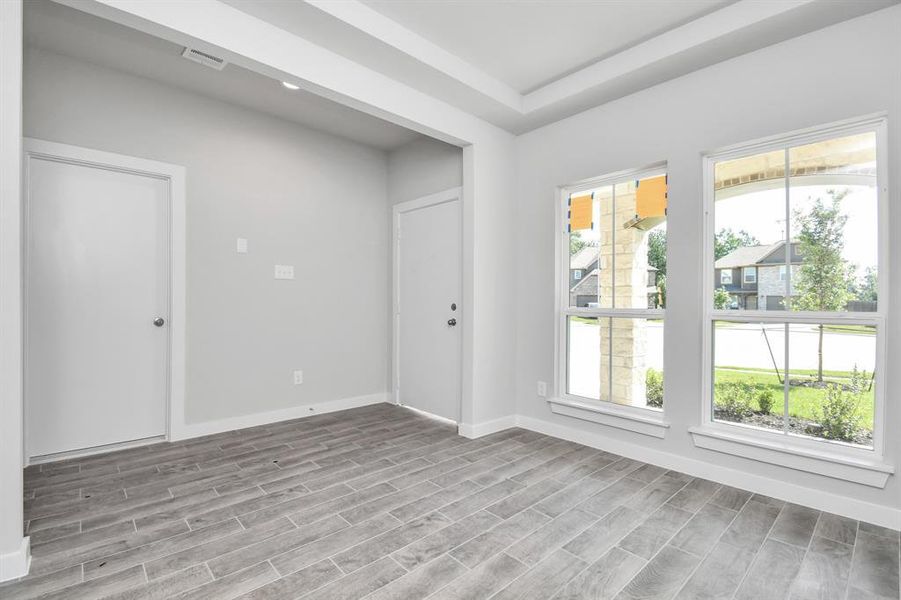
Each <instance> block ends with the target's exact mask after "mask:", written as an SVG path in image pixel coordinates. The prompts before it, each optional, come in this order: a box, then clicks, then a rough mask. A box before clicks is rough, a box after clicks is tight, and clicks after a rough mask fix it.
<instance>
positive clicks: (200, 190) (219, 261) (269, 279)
mask: <svg viewBox="0 0 901 600" xmlns="http://www.w3.org/2000/svg"><path fill="white" fill-rule="evenodd" d="M25 135H27V136H30V137H36V138H40V139H45V140H51V141H56V142H63V143H67V144H74V145H80V146H86V147H89V148H96V149H100V150H106V151H110V152H118V153H122V154H127V155H132V156H139V157H144V158H150V159H155V160H160V161H165V162H170V163H176V164H179V165H183V166H185V167H186V168H187V181H188V184H187V185H188V189H187V274H188V276H187V279H188V281H187V305H188V323H187V374H188V376H187V390H186V419H187V422H188V423H197V422H204V421H212V420H216V419H222V418H226V417H232V416H239V415H245V414H252V413H260V412H265V411H270V410H278V409H283V408H289V407H292V406H297V405H303V404H308V403H314V402H325V401H329V400H336V399H343V398H350V397H355V396H361V395H367V394H374V393H383V392H385V391H386V386H387V377H386V373H387V362H386V361H387V355H386V348H387V345H388V331H389V330H388V326H387V322H386V319H385V315H386V313H387V311H388V305H387V303H388V298H389V295H388V294H389V283H388V280H386V278H385V276H384V274H385V272H386V268H387V267H386V263H387V260H388V256H389V235H390V234H389V230H388V229H387V228H386V227H383V226H379V225H378V224H381V223H387V222H388V221H389V214H390V206H389V204H388V200H387V189H388V161H387V156H386V153H384V152H382V151H380V150H376V149H372V148H368V147H365V146H361V145H359V144H356V143H353V142H350V141H347V140H343V139H340V138H336V137H334V136H330V135H326V134H322V133H318V132H314V131H311V130H309V129H306V128H304V127H301V126H299V125H295V124H292V123H289V122H286V121H281V120H278V119H275V118H272V117H268V116H264V115H262V114H259V113H255V112H250V111H248V110H245V109H242V108H238V107H235V106H232V105H228V104H224V103H221V102H218V101H215V100H211V99H208V98H205V97H202V96H198V95H194V94H191V93H187V92H184V91H180V90H177V89H174V88H169V87H165V86H163V85H160V84H158V83H155V82H152V81H149V80H146V79H141V78H136V77H133V76H130V75H128V74H124V73H120V72H116V71H111V70H108V69H104V68H99V67H96V66H93V65H89V64H87V63H83V62H78V61H75V60H72V59H70V58H67V57H63V56H60V55H56V54H50V53H45V52H42V51H37V50H34V51H28V52H27V57H26V63H25ZM237 237H246V238H248V239H249V241H250V253H249V254H247V255H239V254H236V253H235V238H237ZM276 263H278V264H290V265H294V269H295V277H296V279H295V280H294V281H275V280H274V279H273V275H272V269H273V265H274V264H276ZM298 368H300V369H303V370H304V383H303V385H300V386H294V385H293V382H292V370H293V369H298Z"/></svg>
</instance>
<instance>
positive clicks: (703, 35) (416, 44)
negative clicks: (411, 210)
mask: <svg viewBox="0 0 901 600" xmlns="http://www.w3.org/2000/svg"><path fill="white" fill-rule="evenodd" d="M304 1H305V2H307V3H308V4H309V5H311V6H313V7H315V8H317V9H318V10H320V11H322V12H325V13H327V14H329V15H331V16H332V17H333V18H335V19H338V20H340V21H342V22H344V23H346V24H348V25H350V26H351V27H354V28H355V29H357V30H359V31H360V32H362V33H364V34H366V35H368V36H370V37H372V38H374V39H377V40H379V41H381V42H382V43H384V44H387V45H389V46H391V47H393V48H395V49H396V50H398V51H400V52H403V53H404V54H406V55H408V56H409V57H411V58H413V59H415V60H417V61H418V62H420V63H422V64H424V65H426V66H428V67H431V68H433V69H435V70H437V71H440V72H442V73H444V74H445V75H448V76H449V77H451V78H453V79H455V80H457V81H458V82H460V83H461V84H463V85H465V86H467V87H469V88H471V89H473V90H475V91H477V92H479V93H481V94H483V95H485V96H487V97H489V98H491V99H492V100H494V101H496V102H498V103H499V104H502V105H503V106H505V107H507V108H508V109H510V110H512V111H514V112H516V113H517V114H519V115H521V116H526V115H529V114H530V113H533V112H535V111H538V110H542V109H546V108H548V107H552V106H553V105H555V104H557V103H559V102H563V101H565V100H568V99H570V98H572V97H574V96H577V95H579V94H581V93H583V92H586V91H588V90H590V89H592V88H596V87H598V86H600V85H603V84H604V83H607V82H609V81H612V80H614V79H616V78H617V77H621V76H623V75H626V74H628V73H631V72H634V71H638V70H639V69H642V68H644V67H647V66H649V65H652V64H654V63H655V62H658V61H660V60H663V59H666V58H668V57H670V56H673V55H676V54H679V53H681V52H685V51H688V50H691V49H692V48H695V47H697V46H700V45H702V44H705V43H707V42H710V41H712V40H715V39H717V38H721V37H723V36H726V35H729V34H731V33H735V32H737V31H740V30H741V29H744V28H747V27H750V26H752V25H756V24H758V23H760V22H762V21H765V20H767V19H770V18H773V17H778V16H779V15H781V14H784V13H787V12H790V11H792V10H795V9H797V8H799V7H802V6H804V5H806V4H810V3H812V2H816V1H817V0H782V1H780V2H760V1H759V0H739V1H738V2H735V3H733V4H730V5H728V6H725V7H723V8H721V9H719V10H717V11H714V12H712V13H710V14H707V15H704V16H702V17H699V18H698V19H695V20H693V21H690V22H689V23H686V24H685V25H681V26H679V27H676V28H674V29H671V30H669V31H666V32H664V33H662V34H660V35H657V36H655V37H653V38H651V39H649V40H647V41H645V42H642V43H640V44H637V45H636V46H633V47H631V48H627V49H626V50H623V51H622V52H619V53H617V54H614V55H613V56H610V57H608V58H605V59H603V60H600V61H598V62H596V63H593V64H591V65H589V66H587V67H584V68H582V69H579V70H578V71H575V72H574V73H571V74H569V75H566V76H564V77H561V78H560V79H557V80H555V81H552V82H551V83H548V84H546V85H544V86H542V87H540V88H538V89H536V90H534V91H532V92H530V93H528V94H520V93H519V92H517V91H516V90H514V89H513V88H511V87H510V86H508V85H507V84H505V83H503V82H502V81H500V80H498V79H496V78H494V77H492V76H491V75H488V74H487V73H485V72H484V71H482V70H481V69H479V68H478V67H476V66H475V65H473V64H471V63H469V62H467V61H465V60H463V59H461V58H459V57H458V56H456V55H454V54H451V53H450V52H448V51H446V50H444V49H443V48H441V47H439V46H438V45H437V44H434V43H433V42H430V41H429V40H427V39H425V38H424V37H422V36H421V35H419V34H417V33H415V32H414V31H411V30H410V29H408V28H406V27H404V26H403V25H401V24H399V23H397V22H396V21H394V20H392V19H389V18H388V17H386V16H384V15H382V14H381V13H379V12H378V11H376V10H373V9H372V8H370V7H369V6H367V5H365V4H363V3H362V2H360V1H359V0H345V1H343V2H334V1H330V0H304Z"/></svg>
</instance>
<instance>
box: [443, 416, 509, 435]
mask: <svg viewBox="0 0 901 600" xmlns="http://www.w3.org/2000/svg"><path fill="white" fill-rule="evenodd" d="M511 427H516V415H508V416H506V417H501V418H500V419H495V420H493V421H486V422H484V423H475V424H470V423H460V425H459V427H458V429H457V430H458V431H459V432H460V435H462V436H463V437H466V438H469V439H471V440H474V439H476V438H480V437H483V436H486V435H490V434H492V433H496V432H498V431H503V430H504V429H510V428H511Z"/></svg>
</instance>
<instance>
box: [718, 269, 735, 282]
mask: <svg viewBox="0 0 901 600" xmlns="http://www.w3.org/2000/svg"><path fill="white" fill-rule="evenodd" d="M726 275H728V277H726ZM727 279H728V281H726V280H727ZM720 285H732V269H721V270H720Z"/></svg>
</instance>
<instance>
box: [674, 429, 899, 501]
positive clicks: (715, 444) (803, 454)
mask: <svg viewBox="0 0 901 600" xmlns="http://www.w3.org/2000/svg"><path fill="white" fill-rule="evenodd" d="M689 432H690V433H691V436H692V439H693V441H694V444H695V446H697V447H698V448H705V449H707V450H713V451H715V452H722V453H725V454H732V455H734V456H740V457H742V458H748V459H751V460H756V461H759V462H765V463H770V464H773V465H779V466H782V467H788V468H790V469H795V470H798V471H806V472H808V473H816V474H817V475H825V476H826V477H832V478H834V479H842V480H844V481H851V482H854V483H860V484H863V485H868V486H871V487H876V488H884V487H885V484H886V482H887V481H888V478H889V475H892V474H893V473H894V472H895V468H894V467H893V466H892V465H889V464H886V463H883V462H880V461H878V460H872V459H867V458H863V457H861V458H856V457H853V456H849V455H846V454H840V453H837V452H829V451H828V450H823V451H819V450H811V449H809V448H799V447H798V446H797V445H792V444H790V443H784V442H775V441H771V440H764V439H761V438H759V437H756V436H753V435H748V434H741V433H736V432H732V431H724V430H722V429H719V428H716V427H712V426H706V427H705V426H701V427H692V428H691V429H689Z"/></svg>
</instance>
